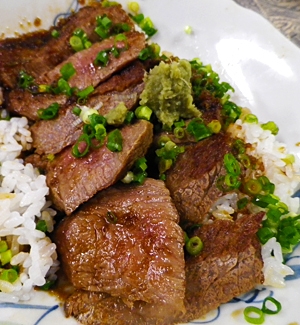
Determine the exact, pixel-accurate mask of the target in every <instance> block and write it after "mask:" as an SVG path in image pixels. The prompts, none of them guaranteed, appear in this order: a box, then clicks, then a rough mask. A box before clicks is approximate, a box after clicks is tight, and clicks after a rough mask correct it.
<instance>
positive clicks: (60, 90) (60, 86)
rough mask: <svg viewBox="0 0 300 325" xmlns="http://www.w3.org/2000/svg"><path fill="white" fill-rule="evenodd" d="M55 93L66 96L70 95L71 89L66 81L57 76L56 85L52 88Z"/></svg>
mask: <svg viewBox="0 0 300 325" xmlns="http://www.w3.org/2000/svg"><path fill="white" fill-rule="evenodd" d="M54 93H56V94H66V95H67V96H72V94H73V89H72V88H71V87H70V85H69V83H68V81H66V80H65V79H63V78H59V79H58V82H57V87H56V88H55V90H54Z"/></svg>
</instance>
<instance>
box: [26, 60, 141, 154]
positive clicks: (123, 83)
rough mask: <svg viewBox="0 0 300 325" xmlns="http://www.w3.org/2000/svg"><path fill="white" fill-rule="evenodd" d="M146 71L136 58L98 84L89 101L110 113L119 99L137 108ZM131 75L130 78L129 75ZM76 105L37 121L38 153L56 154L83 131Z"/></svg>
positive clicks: (34, 133) (35, 144) (33, 130)
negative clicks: (74, 112) (50, 117)
mask: <svg viewBox="0 0 300 325" xmlns="http://www.w3.org/2000/svg"><path fill="white" fill-rule="evenodd" d="M144 72H145V70H144V68H143V66H142V64H140V63H139V62H135V63H134V64H132V65H131V66H129V67H127V68H125V69H124V70H122V71H121V72H120V73H119V74H117V75H114V76H112V77H111V78H110V79H108V80H107V81H106V82H103V83H102V84H101V85H99V86H98V88H97V89H96V91H95V93H94V94H93V96H92V97H90V98H89V100H88V101H87V103H86V105H87V106H88V107H93V108H94V107H99V106H101V107H100V108H99V113H100V114H101V115H105V114H107V113H108V112H109V111H110V110H112V109H113V108H115V107H116V106H117V105H118V104H119V103H124V104H125V105H126V107H127V108H128V110H132V109H134V108H135V107H136V105H137V104H138V100H139V96H140V94H141V92H142V91H143V89H144V84H143V76H144ZM129 75H130V78H127V77H128V76H129ZM74 105H75V104H71V105H69V106H66V107H64V108H63V109H60V111H59V115H58V117H57V118H55V119H53V120H49V121H48V120H47V121H42V120H41V121H38V122H36V123H35V124H34V125H33V126H32V127H31V134H32V138H33V147H34V148H36V153H38V154H49V153H52V154H56V153H58V152H60V151H61V150H62V149H63V148H65V147H66V146H68V145H71V144H73V143H74V142H75V141H76V140H77V139H78V137H79V135H80V134H81V132H82V121H81V119H80V118H78V117H77V116H76V115H74V114H73V108H74Z"/></svg>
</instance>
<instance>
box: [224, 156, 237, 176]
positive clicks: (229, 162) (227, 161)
mask: <svg viewBox="0 0 300 325" xmlns="http://www.w3.org/2000/svg"><path fill="white" fill-rule="evenodd" d="M224 166H225V169H226V171H227V173H229V174H231V175H234V176H239V175H240V174H241V167H240V164H239V162H238V161H237V160H236V158H235V157H234V155H233V154H232V153H227V154H225V155H224Z"/></svg>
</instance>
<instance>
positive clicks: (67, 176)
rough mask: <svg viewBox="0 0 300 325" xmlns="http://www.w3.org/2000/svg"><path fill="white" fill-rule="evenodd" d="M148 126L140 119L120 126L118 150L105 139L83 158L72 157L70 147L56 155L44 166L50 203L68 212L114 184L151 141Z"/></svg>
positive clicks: (151, 135) (143, 152)
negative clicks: (120, 145) (112, 148)
mask: <svg viewBox="0 0 300 325" xmlns="http://www.w3.org/2000/svg"><path fill="white" fill-rule="evenodd" d="M152 129H153V127H152V124H151V123H149V122H147V121H144V120H139V121H137V122H136V123H135V124H132V125H128V126H124V127H123V128H122V129H121V134H122V138H123V149H122V151H121V152H112V151H110V150H109V149H108V148H107V147H106V142H105V143H104V145H103V146H102V147H100V148H99V149H95V150H91V152H90V153H89V154H88V155H86V156H85V157H83V158H75V157H74V156H73V155H72V148H71V147H67V148H65V149H64V150H63V151H61V152H60V153H59V154H57V155H56V156H55V159H54V160H53V161H52V162H49V163H48V165H47V166H46V176H47V178H46V179H47V185H48V186H49V188H50V196H51V199H52V202H53V204H54V205H55V206H56V207H57V208H58V209H59V210H63V211H65V212H66V213H67V214H70V213H72V212H73V211H74V210H75V209H76V208H77V207H78V206H79V205H80V204H82V203H83V202H86V201H87V200H88V199H89V198H91V197H92V196H93V195H94V194H96V193H97V192H98V191H100V190H103V189H105V188H107V187H109V186H110V185H112V184H114V183H116V182H117V181H118V180H119V179H120V178H122V177H123V176H124V175H125V173H126V172H127V171H128V170H129V169H130V168H131V166H132V165H133V163H134V161H135V160H136V159H138V158H140V157H143V156H144V155H145V154H146V152H147V149H148V147H149V146H150V144H151V142H152V137H153V130H152ZM28 161H30V160H28ZM33 162H36V160H33Z"/></svg>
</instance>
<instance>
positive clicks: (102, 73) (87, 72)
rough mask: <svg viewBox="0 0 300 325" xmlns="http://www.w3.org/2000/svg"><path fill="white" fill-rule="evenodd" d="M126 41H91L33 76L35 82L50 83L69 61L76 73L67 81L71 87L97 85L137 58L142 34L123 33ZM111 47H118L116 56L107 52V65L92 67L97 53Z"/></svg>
mask: <svg viewBox="0 0 300 325" xmlns="http://www.w3.org/2000/svg"><path fill="white" fill-rule="evenodd" d="M124 35H126V37H127V40H126V41H117V42H116V41H115V37H110V38H108V39H105V40H103V41H101V42H98V43H94V44H93V45H92V46H91V47H90V48H88V49H86V50H82V51H80V52H77V53H75V54H74V55H72V56H70V57H69V58H68V59H67V60H65V61H63V62H62V63H60V64H59V65H57V66H56V67H55V68H54V69H53V70H51V71H49V72H47V73H45V74H44V75H41V76H40V77H39V78H37V79H36V82H37V83H38V84H48V85H49V84H52V83H54V82H56V81H57V80H58V79H59V78H60V77H61V73H60V69H61V68H62V66H64V65H65V64H66V63H72V65H73V67H74V68H75V71H76V73H75V74H74V75H73V76H72V77H71V78H70V79H69V80H68V83H69V85H70V86H71V87H77V88H79V89H84V88H86V87H88V86H90V85H92V86H93V87H96V86H97V85H98V84H99V83H100V82H102V81H104V80H106V79H108V78H109V77H110V76H111V75H112V74H113V73H114V72H116V71H118V70H121V69H122V68H124V67H125V66H126V65H128V64H129V63H130V62H132V61H134V60H136V59H137V58H138V55H139V53H140V51H141V50H142V49H143V48H144V47H145V35H144V34H143V33H139V32H128V33H125V34H124ZM114 46H116V48H118V49H119V50H121V53H120V55H119V56H118V57H115V56H114V55H113V54H112V53H109V63H108V64H107V66H103V67H102V66H95V64H94V61H95V59H96V57H97V55H98V53H99V52H101V51H105V50H107V49H111V48H113V47H114Z"/></svg>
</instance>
